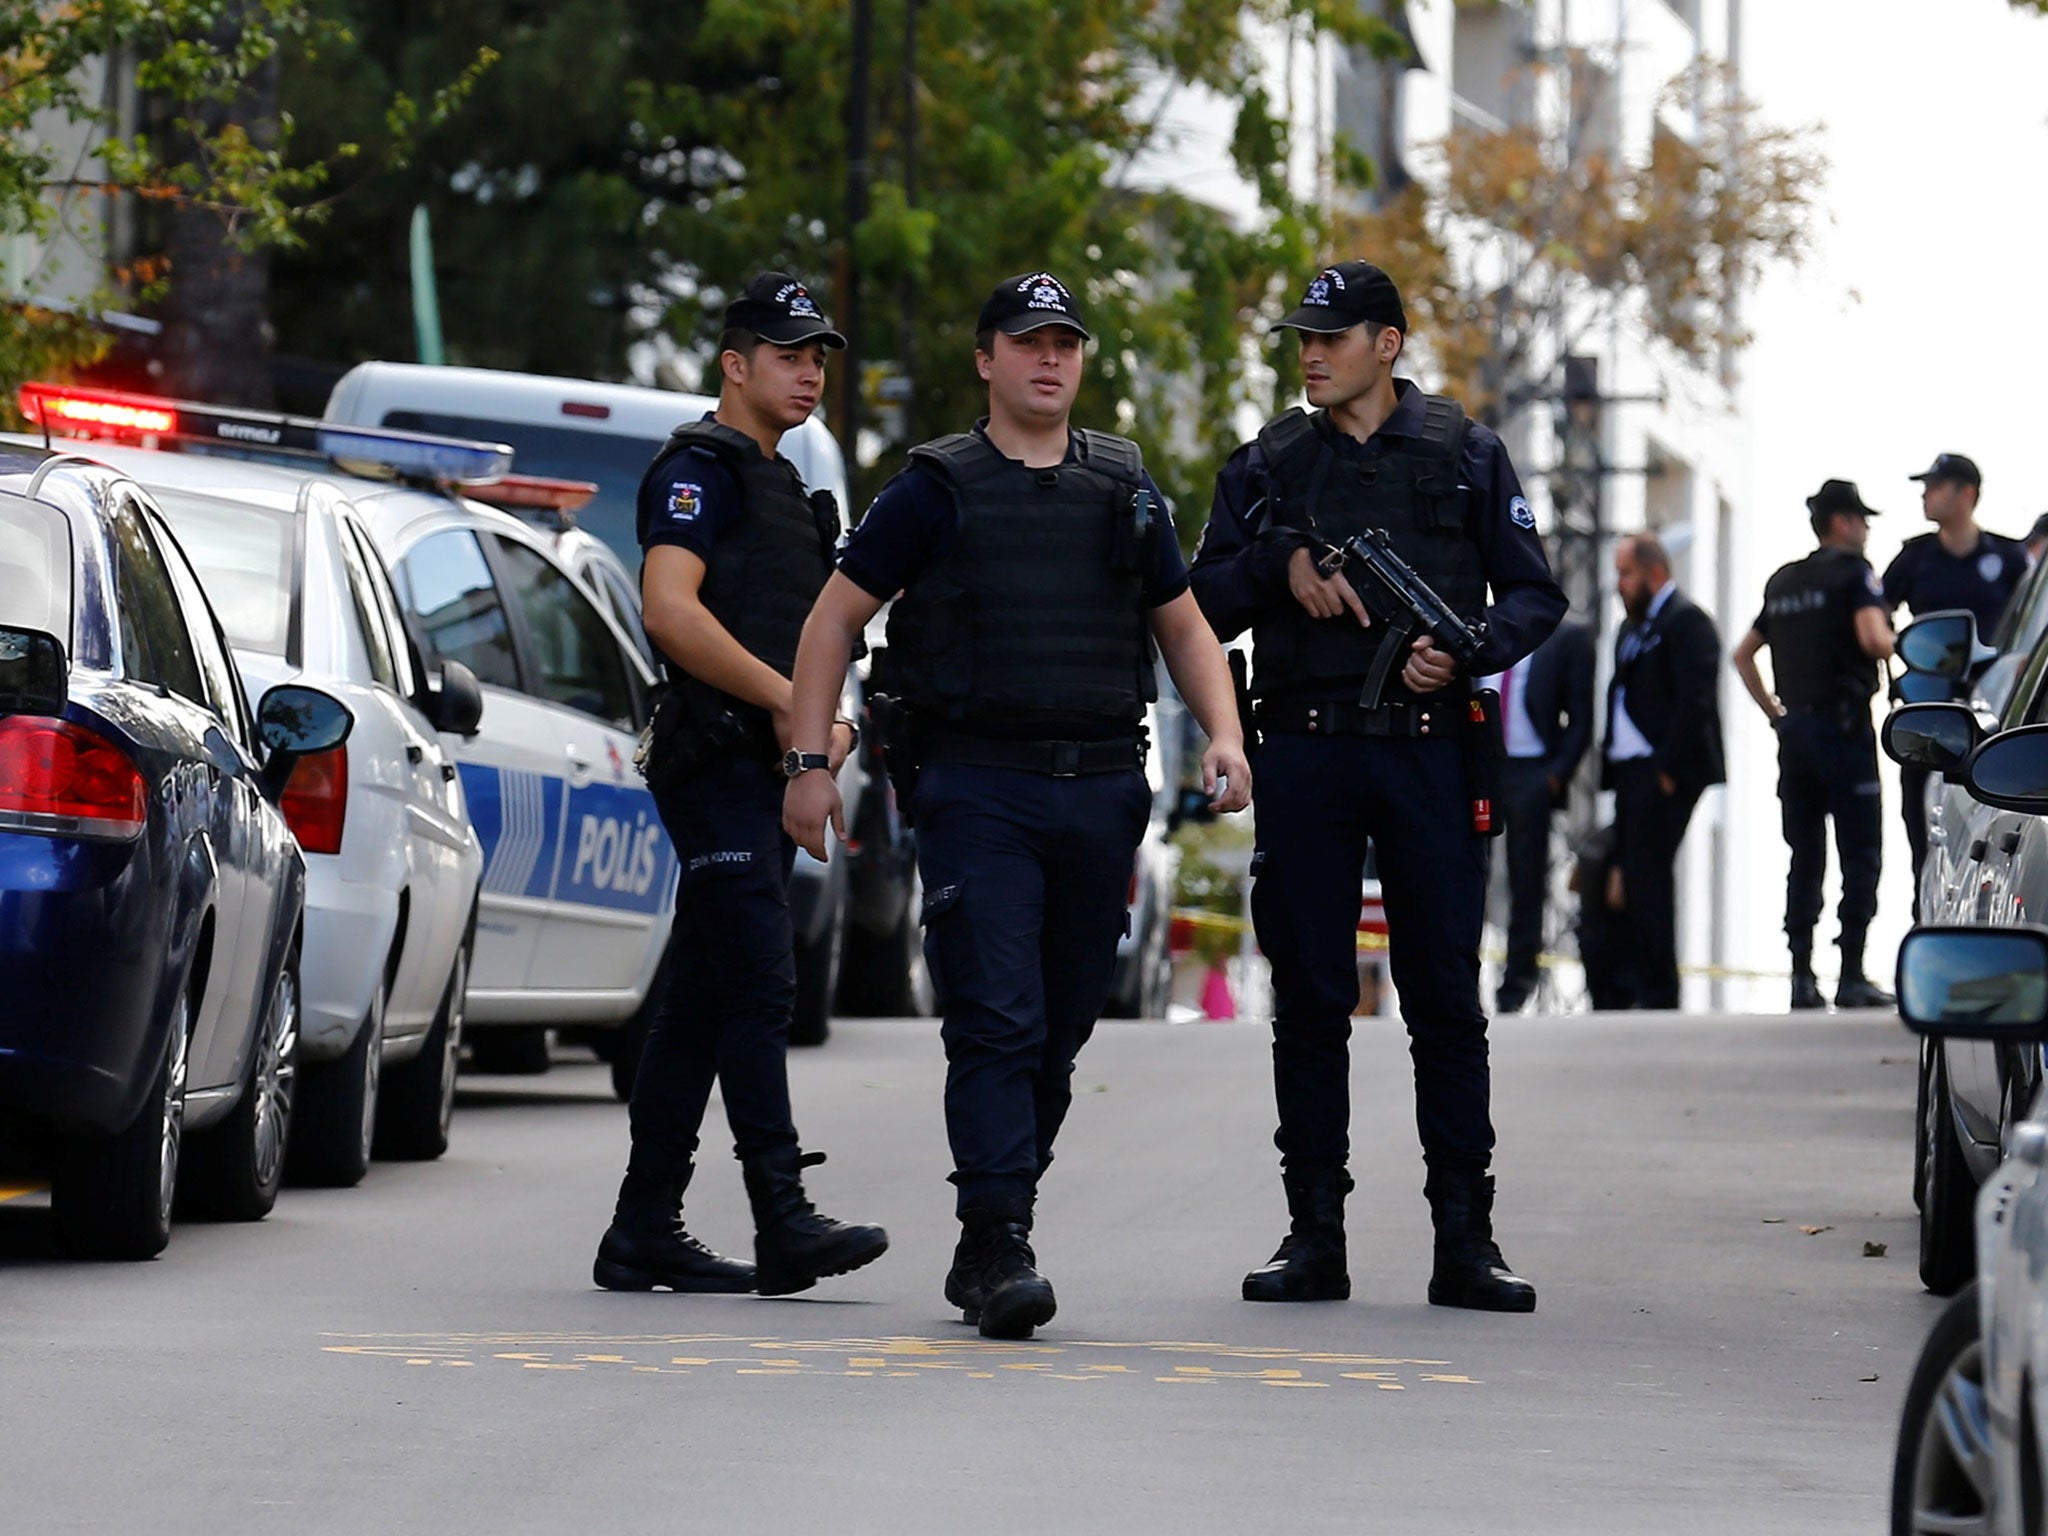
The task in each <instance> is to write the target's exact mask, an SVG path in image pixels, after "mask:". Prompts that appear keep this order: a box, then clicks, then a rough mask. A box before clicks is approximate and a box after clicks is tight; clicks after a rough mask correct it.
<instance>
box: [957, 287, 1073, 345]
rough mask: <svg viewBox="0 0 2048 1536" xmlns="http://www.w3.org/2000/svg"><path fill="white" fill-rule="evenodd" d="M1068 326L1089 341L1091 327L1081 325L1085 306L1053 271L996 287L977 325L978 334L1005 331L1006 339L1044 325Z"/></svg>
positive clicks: (983, 306) (975, 326)
mask: <svg viewBox="0 0 2048 1536" xmlns="http://www.w3.org/2000/svg"><path fill="white" fill-rule="evenodd" d="M1046 325H1064V326H1065V327H1067V329H1069V330H1072V331H1079V332H1080V333H1081V336H1082V338H1083V339H1084V340H1086V339H1088V327H1087V326H1085V325H1083V324H1082V323H1081V306H1080V305H1079V304H1077V303H1075V302H1074V295H1073V293H1072V292H1071V291H1070V290H1069V289H1068V287H1067V285H1066V284H1065V283H1063V282H1061V281H1060V280H1059V279H1058V278H1056V277H1054V276H1053V275H1052V274H1051V273H1050V272H1024V273H1020V274H1018V275H1017V276H1016V277H1006V278H1004V279H1003V280H1002V281H1001V282H1000V283H997V284H996V286H995V292H993V293H991V294H990V295H989V296H988V302H987V303H986V304H984V305H982V306H981V316H980V318H979V319H977V320H976V321H975V322H974V330H975V334H976V335H979V334H980V333H981V332H983V331H1001V332H1002V333H1003V334H1004V335H1005V336H1022V335H1023V334H1024V333H1025V332H1027V331H1035V330H1037V329H1038V328H1039V327H1040V326H1046Z"/></svg>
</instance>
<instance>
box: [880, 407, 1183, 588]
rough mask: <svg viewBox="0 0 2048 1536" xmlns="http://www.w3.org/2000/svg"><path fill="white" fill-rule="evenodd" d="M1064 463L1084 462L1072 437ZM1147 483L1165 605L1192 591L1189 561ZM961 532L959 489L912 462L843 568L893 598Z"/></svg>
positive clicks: (1153, 583)
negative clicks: (956, 495) (955, 490)
mask: <svg viewBox="0 0 2048 1536" xmlns="http://www.w3.org/2000/svg"><path fill="white" fill-rule="evenodd" d="M986 425H987V423H986V422H976V423H975V424H974V431H975V435H976V436H978V437H981V438H983V439H986V438H987V436H988V433H987V432H985V431H984V430H983V428H984V427H985V426H986ZM1063 462H1065V463H1068V464H1073V463H1078V462H1079V459H1078V457H1077V455H1076V453H1075V450H1074V446H1073V440H1072V438H1071V436H1070V437H1069V438H1068V443H1067V456H1066V459H1065V460H1064V461H1063ZM1142 484H1143V485H1144V488H1145V490H1146V492H1147V493H1148V494H1149V495H1150V496H1151V498H1152V539H1151V544H1152V574H1151V577H1150V579H1149V580H1148V581H1147V583H1146V592H1145V595H1146V600H1147V601H1148V602H1150V603H1151V605H1152V606H1153V607H1154V608H1158V607H1161V606H1162V605H1164V604H1166V603H1170V602H1172V601H1173V600H1174V599H1175V598H1176V597H1179V596H1180V595H1181V593H1183V592H1185V591H1187V589H1188V567H1187V562H1186V561H1185V560H1183V559H1182V558H1181V553H1180V538H1179V536H1178V535H1177V534H1175V533H1174V531H1173V514H1172V513H1170V512H1168V511H1167V510H1166V500H1165V498H1164V497H1162V496H1161V495H1160V494H1159V487H1158V486H1156V485H1154V484H1153V483H1152V477H1151V476H1150V475H1145V476H1143V478H1142ZM959 531H960V511H959V507H958V505H957V504H956V503H955V502H954V500H953V492H952V490H951V489H950V488H949V487H948V486H947V484H946V482H945V481H944V480H942V479H940V478H939V476H938V475H937V474H936V473H934V472H933V471H932V470H929V469H926V468H925V467H924V466H923V465H921V464H912V465H910V466H909V467H908V468H906V469H904V470H903V472H902V473H900V474H898V475H897V476H896V477H895V478H894V479H893V480H891V481H890V482H889V483H888V484H887V485H885V486H883V487H882V493H881V494H880V495H879V496H877V497H876V498H875V500H874V504H873V505H872V506H870V507H869V508H868V510H867V515H866V516H865V517H863V518H862V519H861V520H860V523H859V525H858V526H857V527H855V529H854V530H853V534H852V536H851V537H850V538H848V539H847V541H846V548H845V549H844V550H843V551H842V552H841V554H840V556H839V569H840V571H841V573H842V574H844V575H845V577H846V579H847V580H848V581H850V582H852V583H853V584H854V585H855V586H857V587H859V588H860V589H861V590H862V591H863V592H865V593H867V594H868V596H870V597H874V598H880V599H881V600H883V601H884V602H886V601H887V600H888V599H890V598H892V597H894V596H895V595H896V594H897V593H898V592H901V591H902V590H903V589H904V588H905V587H907V586H909V585H910V583H911V581H912V580H913V579H915V578H916V576H917V574H918V572H920V571H922V570H924V569H925V567H926V566H928V565H930V564H931V562H932V561H934V560H938V559H941V558H943V557H944V556H945V554H946V553H947V551H949V550H950V549H952V547H953V540H954V539H955V538H956V537H958V535H959Z"/></svg>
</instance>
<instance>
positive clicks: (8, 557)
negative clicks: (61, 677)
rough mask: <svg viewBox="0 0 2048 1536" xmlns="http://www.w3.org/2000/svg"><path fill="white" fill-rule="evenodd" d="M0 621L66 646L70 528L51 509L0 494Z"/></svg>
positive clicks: (52, 508)
mask: <svg viewBox="0 0 2048 1536" xmlns="http://www.w3.org/2000/svg"><path fill="white" fill-rule="evenodd" d="M0 625H4V626H5V627H6V628H8V629H36V630H41V631H42V632H43V633H44V634H46V635H55V636H56V637H57V638H58V639H59V640H61V641H63V642H64V646H65V649H66V650H67V651H68V650H69V649H70V647H71V528H70V525H69V524H68V523H66V522H65V521H64V515H63V514H62V513H61V512H59V511H57V509H56V508H54V507H46V506H44V505H43V504H42V503H41V502H36V501H26V500H22V499H21V498H18V497H14V496H5V497H0Z"/></svg>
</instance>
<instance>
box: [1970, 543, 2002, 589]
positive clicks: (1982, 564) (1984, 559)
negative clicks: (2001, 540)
mask: <svg viewBox="0 0 2048 1536" xmlns="http://www.w3.org/2000/svg"><path fill="white" fill-rule="evenodd" d="M2004 574H2005V556H2004V555H2002V554H2000V553H1999V552H1998V551H1997V550H1995V549H1994V550H1991V551H1989V552H1988V553H1986V554H1983V555H1979V556H1978V557H1977V575H1978V576H1979V577H1980V578H1982V579H1983V580H1985V581H1996V580H1998V578H1999V577H2001V576H2003V575H2004Z"/></svg>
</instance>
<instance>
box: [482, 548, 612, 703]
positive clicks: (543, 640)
mask: <svg viewBox="0 0 2048 1536" xmlns="http://www.w3.org/2000/svg"><path fill="white" fill-rule="evenodd" d="M498 550H499V554H500V555H501V557H502V559H503V562H504V570H505V574H506V581H507V584H508V586H509V587H510V590H511V592H512V595H513V600H514V601H515V602H516V603H518V605H519V611H520V613H521V614H523V615H524V616H525V619H526V628H527V632H528V634H529V635H530V636H531V637H532V640H533V649H534V659H535V661H536V662H537V663H538V665H539V667H540V677H539V679H538V682H539V688H538V690H537V691H538V692H539V694H540V696H541V697H542V698H544V699H549V700H552V701H553V702H554V703H557V704H566V705H568V706H569V708H571V709H580V710H582V711H583V713H584V714H586V715H595V716H597V718H598V719H600V720H605V721H608V722H610V723H611V724H612V725H615V726H617V727H618V728H619V729H620V730H622V731H630V730H632V729H633V728H634V719H633V714H634V711H633V685H632V682H631V673H630V669H629V668H628V666H627V664H626V657H625V653H624V652H623V651H621V650H620V649H619V643H618V641H617V640H615V639H614V638H613V637H612V632H611V630H610V629H609V628H607V627H606V625H605V622H604V618H603V616H602V615H601V614H599V613H598V611H597V605H596V604H595V603H593V602H591V600H590V599H589V598H587V597H585V596H584V595H583V594H582V593H581V592H579V591H578V590H577V589H576V585H575V583H574V582H572V581H570V580H569V578H568V577H567V576H565V575H563V574H562V572H561V571H560V570H559V569H557V568H556V567H555V566H553V565H550V564H549V563H548V562H547V560H545V559H544V558H543V557H542V556H541V555H539V554H538V553H536V552H535V551H533V550H531V549H528V548H527V547H526V546H525V545H524V544H515V543H513V542H512V541H511V540H510V539H500V540H499V541H498Z"/></svg>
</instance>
